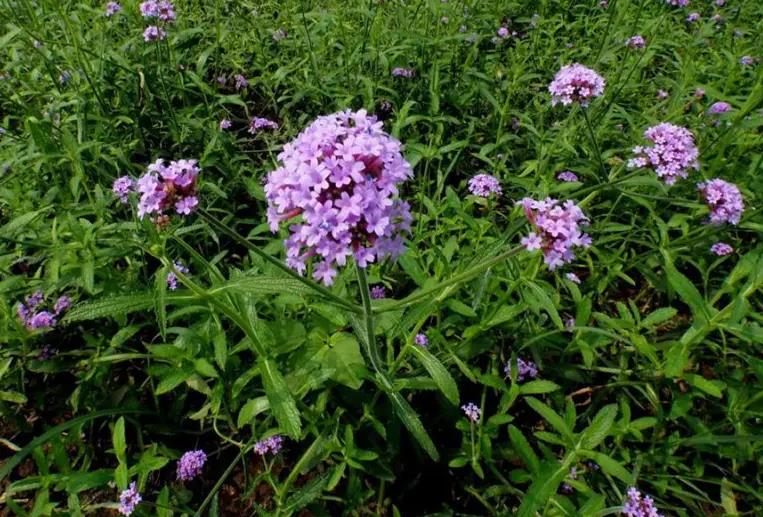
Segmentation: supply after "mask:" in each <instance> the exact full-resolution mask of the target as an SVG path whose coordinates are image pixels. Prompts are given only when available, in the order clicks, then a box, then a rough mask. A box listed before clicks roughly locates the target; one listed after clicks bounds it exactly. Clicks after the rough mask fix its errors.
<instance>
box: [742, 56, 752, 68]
mask: <svg viewBox="0 0 763 517" xmlns="http://www.w3.org/2000/svg"><path fill="white" fill-rule="evenodd" d="M739 64H740V65H743V66H752V65H754V64H755V58H754V57H752V56H742V57H740V58H739Z"/></svg>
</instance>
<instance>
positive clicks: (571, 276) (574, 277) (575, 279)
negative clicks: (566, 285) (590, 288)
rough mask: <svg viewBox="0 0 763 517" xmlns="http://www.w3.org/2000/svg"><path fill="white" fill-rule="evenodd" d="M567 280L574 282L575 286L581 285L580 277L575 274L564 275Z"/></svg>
mask: <svg viewBox="0 0 763 517" xmlns="http://www.w3.org/2000/svg"><path fill="white" fill-rule="evenodd" d="M564 276H565V278H567V280H569V281H570V282H572V283H573V284H579V283H580V277H579V276H578V275H576V274H575V273H567V274H566V275H564Z"/></svg>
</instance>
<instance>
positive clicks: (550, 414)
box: [525, 397, 575, 445]
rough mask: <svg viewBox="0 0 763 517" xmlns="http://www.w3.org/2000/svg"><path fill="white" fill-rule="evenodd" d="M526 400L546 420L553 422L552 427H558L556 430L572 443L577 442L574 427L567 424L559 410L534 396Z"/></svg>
mask: <svg viewBox="0 0 763 517" xmlns="http://www.w3.org/2000/svg"><path fill="white" fill-rule="evenodd" d="M525 402H527V405H528V406H530V407H531V408H532V409H533V410H534V411H535V412H536V413H538V414H539V415H540V416H542V417H543V419H544V420H545V421H546V422H548V423H549V424H551V427H553V428H554V429H556V431H557V432H558V433H559V434H561V435H562V436H563V437H564V438H565V439H566V440H567V442H568V443H569V444H570V445H572V444H573V443H574V442H575V437H574V435H573V433H572V429H570V428H569V427H568V426H567V424H566V423H565V421H564V419H563V418H562V417H561V416H559V414H558V413H557V412H555V411H554V410H553V409H551V408H550V407H548V406H547V405H545V404H544V403H543V402H541V401H540V400H538V399H535V398H532V397H527V398H526V399H525Z"/></svg>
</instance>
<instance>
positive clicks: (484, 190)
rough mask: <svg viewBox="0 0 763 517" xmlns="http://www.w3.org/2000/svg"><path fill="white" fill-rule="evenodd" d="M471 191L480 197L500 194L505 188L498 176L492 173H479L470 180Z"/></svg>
mask: <svg viewBox="0 0 763 517" xmlns="http://www.w3.org/2000/svg"><path fill="white" fill-rule="evenodd" d="M469 192H471V193H472V194H474V195H475V196H479V197H489V196H490V194H495V195H496V196H500V195H501V193H502V192H503V190H502V189H501V183H500V182H499V181H498V178H496V177H495V176H491V175H490V174H477V175H476V176H474V177H473V178H472V179H470V180H469Z"/></svg>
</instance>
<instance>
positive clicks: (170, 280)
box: [167, 260, 190, 291]
mask: <svg viewBox="0 0 763 517" xmlns="http://www.w3.org/2000/svg"><path fill="white" fill-rule="evenodd" d="M173 264H174V266H175V269H177V270H178V271H179V272H181V273H183V274H184V275H185V274H188V273H190V270H189V269H188V268H187V267H185V266H184V265H183V263H182V262H180V261H178V260H176V261H174V262H173ZM167 288H168V289H169V290H170V291H174V290H175V289H177V288H178V277H177V275H176V274H175V272H174V271H170V272H169V273H167Z"/></svg>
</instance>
